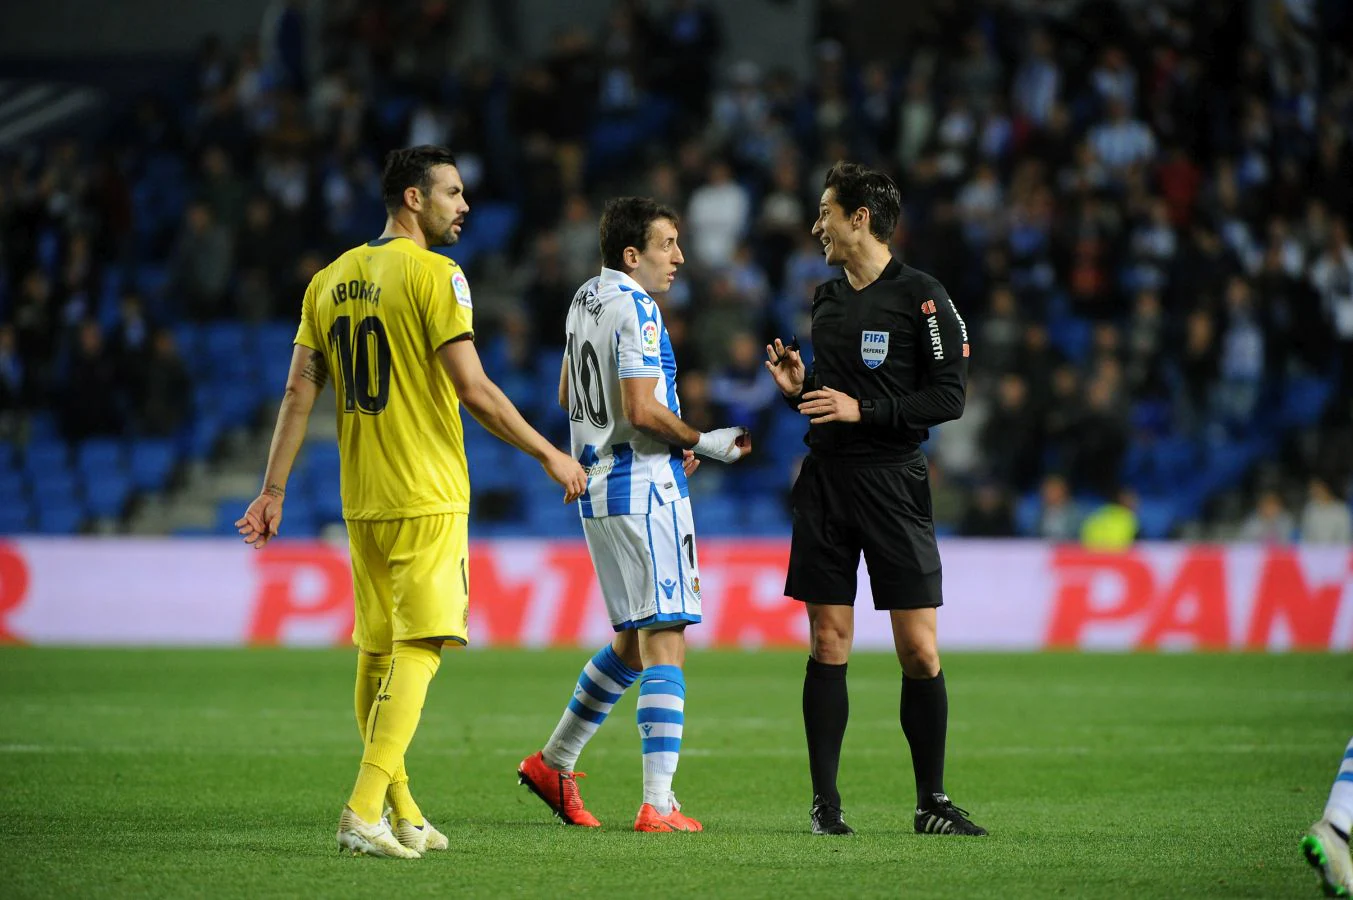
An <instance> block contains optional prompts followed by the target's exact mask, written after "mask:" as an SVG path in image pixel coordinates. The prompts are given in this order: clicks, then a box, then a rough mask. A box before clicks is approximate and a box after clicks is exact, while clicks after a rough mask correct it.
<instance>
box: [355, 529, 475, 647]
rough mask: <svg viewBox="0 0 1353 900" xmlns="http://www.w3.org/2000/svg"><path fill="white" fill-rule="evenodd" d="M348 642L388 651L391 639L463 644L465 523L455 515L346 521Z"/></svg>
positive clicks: (467, 594)
mask: <svg viewBox="0 0 1353 900" xmlns="http://www.w3.org/2000/svg"><path fill="white" fill-rule="evenodd" d="M348 547H349V549H350V551H351V555H352V595H353V603H354V605H355V610H354V617H353V627H352V642H353V643H354V644H356V645H357V646H358V647H359V648H361V649H362V650H365V651H366V652H368V653H389V652H390V651H391V649H392V645H393V643H394V642H395V641H416V640H423V639H428V638H442V639H444V640H449V641H455V642H457V643H459V644H464V643H466V641H467V635H466V625H467V623H468V621H469V616H470V558H469V551H470V544H469V517H468V516H467V515H464V514H462V513H457V514H449V515H438V516H418V517H416V518H412V519H391V520H389V521H365V520H358V521H349V522H348Z"/></svg>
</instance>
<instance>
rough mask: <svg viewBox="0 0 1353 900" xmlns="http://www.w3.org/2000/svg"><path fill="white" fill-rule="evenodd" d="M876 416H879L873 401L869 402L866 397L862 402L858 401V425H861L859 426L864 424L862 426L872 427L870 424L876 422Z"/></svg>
mask: <svg viewBox="0 0 1353 900" xmlns="http://www.w3.org/2000/svg"><path fill="white" fill-rule="evenodd" d="M878 414H879V410H878V406H877V405H876V404H875V403H874V401H873V400H871V399H869V398H867V397H866V398H864V399H862V400H860V423H861V424H864V425H872V424H874V423H875V422H877V421H878Z"/></svg>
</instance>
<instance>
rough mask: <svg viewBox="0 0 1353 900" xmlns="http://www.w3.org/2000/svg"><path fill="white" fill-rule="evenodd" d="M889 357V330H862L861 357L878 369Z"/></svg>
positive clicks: (865, 362)
mask: <svg viewBox="0 0 1353 900" xmlns="http://www.w3.org/2000/svg"><path fill="white" fill-rule="evenodd" d="M887 358H888V332H886V331H861V332H860V359H862V360H864V364H865V365H866V366H868V367H869V368H871V369H877V368H878V367H879V366H881V365H883V361H884V360H885V359H887Z"/></svg>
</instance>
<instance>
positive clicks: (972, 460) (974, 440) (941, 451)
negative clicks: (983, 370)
mask: <svg viewBox="0 0 1353 900" xmlns="http://www.w3.org/2000/svg"><path fill="white" fill-rule="evenodd" d="M987 384H988V382H987V380H986V379H985V378H983V377H980V376H978V377H971V378H969V379H968V393H967V397H966V398H965V399H964V401H963V415H962V416H961V417H960V418H957V419H954V420H953V421H952V422H945V423H944V426H943V427H941V428H932V429H931V430H930V440H931V447H930V453H929V455H930V459H931V461H932V462H938V463H939V464H940V465H941V466H943V467H944V471H945V474H946V475H948V476H949V477H950V479H951V480H952V481H955V482H966V481H968V480H969V479H971V478H973V476H975V475H977V474H978V473H979V472H980V471H981V470H982V469H983V467H984V466H985V463H986V455H985V454H984V453H983V448H982V434H983V432H984V430H985V429H986V425H987V419H988V418H990V417H991V398H990V391H989V390H988V388H987Z"/></svg>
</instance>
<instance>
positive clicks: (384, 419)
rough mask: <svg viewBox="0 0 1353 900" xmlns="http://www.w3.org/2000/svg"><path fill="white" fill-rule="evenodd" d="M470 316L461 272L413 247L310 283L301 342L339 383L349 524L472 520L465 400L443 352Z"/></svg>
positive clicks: (353, 261) (346, 258)
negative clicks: (450, 517)
mask: <svg viewBox="0 0 1353 900" xmlns="http://www.w3.org/2000/svg"><path fill="white" fill-rule="evenodd" d="M472 313H473V306H472V305H471V302H470V284H469V282H468V281H467V280H466V278H465V273H464V272H462V271H461V268H460V266H458V265H456V264H455V263H454V262H452V261H451V260H449V259H447V258H446V257H444V256H440V255H438V254H436V253H433V252H432V251H430V250H424V249H423V248H421V247H419V246H418V245H417V244H415V243H414V242H413V241H411V240H409V239H408V238H379V239H377V240H374V241H371V242H370V243H367V244H363V245H361V246H360V247H354V248H353V249H351V250H349V251H347V252H346V253H344V254H343V255H342V256H340V257H338V259H336V260H334V261H333V262H332V263H330V264H329V265H328V266H327V267H326V268H324V269H323V270H321V271H320V272H319V273H317V274H316V275H315V277H314V278H312V279H311V280H310V286H309V287H308V288H307V289H306V292H305V301H304V303H303V305H302V308H301V326H300V328H299V329H298V330H297V332H296V343H298V344H300V345H302V346H304V347H309V348H310V349H312V350H318V351H319V352H321V353H323V354H324V358H325V361H326V362H327V363H328V367H329V374H330V377H331V378H332V380H333V384H334V392H335V393H336V395H337V401H338V451H339V459H340V477H341V484H342V492H343V517H344V518H345V519H404V518H412V517H414V516H428V515H438V514H446V513H468V512H469V510H470V475H469V470H468V466H467V464H466V460H465V436H464V432H463V431H462V429H461V422H460V399H459V398H458V397H457V396H456V391H455V388H454V386H453V385H452V383H451V378H450V376H449V375H447V374H446V370H445V369H444V368H443V367H442V364H441V362H440V361H439V360H438V358H437V352H436V351H437V348H438V347H440V346H441V345H442V344H444V343H446V342H447V341H450V340H454V339H456V338H461V337H465V336H467V335H472V334H473V325H472V320H473V315H472Z"/></svg>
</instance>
